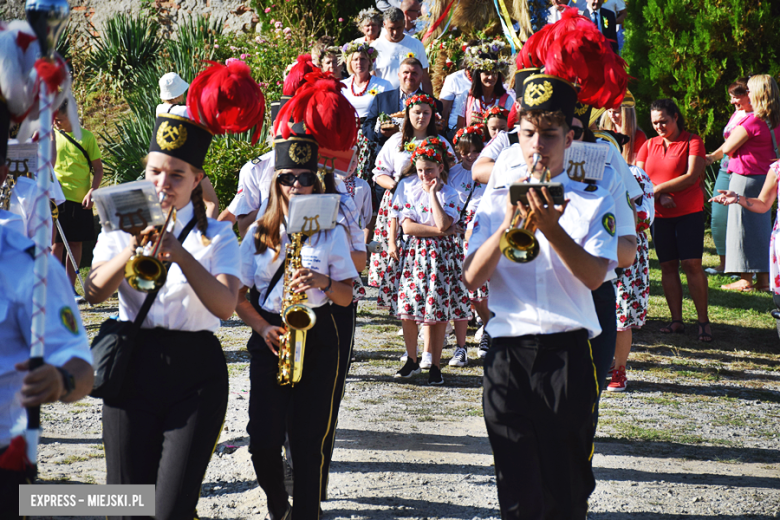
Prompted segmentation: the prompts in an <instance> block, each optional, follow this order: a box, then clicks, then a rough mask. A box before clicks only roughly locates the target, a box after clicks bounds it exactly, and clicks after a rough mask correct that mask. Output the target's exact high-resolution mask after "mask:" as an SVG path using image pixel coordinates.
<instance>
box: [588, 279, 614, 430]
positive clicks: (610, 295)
mask: <svg viewBox="0 0 780 520" xmlns="http://www.w3.org/2000/svg"><path fill="white" fill-rule="evenodd" d="M592 294H593V304H594V305H595V307H596V315H597V316H598V318H599V325H601V334H599V335H598V336H596V337H595V338H593V339H591V340H590V346H591V349H593V363H594V364H595V365H596V381H597V382H598V385H599V393H598V395H597V396H596V405H595V406H594V407H593V432H594V434H595V432H596V427H597V426H598V424H599V401H600V399H601V392H602V390H604V387H605V386H606V385H607V383H606V379H607V372H608V371H609V367H610V365H611V364H612V360H613V359H614V358H615V341H616V340H617V310H616V308H615V305H616V298H617V297H616V296H615V287H614V286H613V285H612V282H611V281H610V282H604V283H603V284H601V287H599V288H598V289H596V290H595V291H593V292H592Z"/></svg>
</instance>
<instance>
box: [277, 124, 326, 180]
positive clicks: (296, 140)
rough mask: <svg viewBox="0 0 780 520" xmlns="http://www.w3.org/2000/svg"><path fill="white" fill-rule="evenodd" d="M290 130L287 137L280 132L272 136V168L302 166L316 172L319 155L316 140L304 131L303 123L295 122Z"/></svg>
mask: <svg viewBox="0 0 780 520" xmlns="http://www.w3.org/2000/svg"><path fill="white" fill-rule="evenodd" d="M291 130H292V132H290V136H289V137H288V138H287V139H285V138H284V137H282V135H281V134H279V135H277V136H276V137H275V138H274V156H275V163H274V170H293V169H296V168H302V169H306V170H310V171H313V172H316V171H317V168H318V166H317V158H318V157H319V145H318V144H317V141H316V140H315V139H314V136H313V135H311V134H310V133H308V132H307V131H306V125H304V124H303V123H295V124H294V125H292V128H291Z"/></svg>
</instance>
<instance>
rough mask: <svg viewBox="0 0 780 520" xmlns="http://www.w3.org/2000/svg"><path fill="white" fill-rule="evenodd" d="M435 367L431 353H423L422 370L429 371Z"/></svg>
mask: <svg viewBox="0 0 780 520" xmlns="http://www.w3.org/2000/svg"><path fill="white" fill-rule="evenodd" d="M432 365H433V356H432V355H431V353H430V352H423V355H422V359H421V360H420V368H424V369H426V370H427V369H429V368H431V366H432Z"/></svg>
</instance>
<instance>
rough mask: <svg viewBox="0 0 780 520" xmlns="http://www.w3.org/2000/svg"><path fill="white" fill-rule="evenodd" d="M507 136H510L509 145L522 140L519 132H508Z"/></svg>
mask: <svg viewBox="0 0 780 520" xmlns="http://www.w3.org/2000/svg"><path fill="white" fill-rule="evenodd" d="M506 136H507V137H508V138H509V146H512V145H513V144H517V143H519V142H520V136H519V135H517V132H507V134H506Z"/></svg>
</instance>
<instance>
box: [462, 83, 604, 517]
mask: <svg viewBox="0 0 780 520" xmlns="http://www.w3.org/2000/svg"><path fill="white" fill-rule="evenodd" d="M522 89H523V95H522V96H520V97H519V99H520V100H521V101H520V102H521V108H522V109H521V111H520V112H519V121H520V125H519V126H520V128H519V131H518V135H519V143H518V144H515V145H513V146H512V147H511V148H510V149H509V151H508V153H504V154H503V155H502V156H501V157H500V158H499V160H498V161H497V162H496V165H495V167H494V170H493V176H494V177H496V178H498V179H500V183H499V180H498V179H497V181H496V187H494V188H492V189H491V188H488V189H487V190H486V193H485V195H484V197H483V199H482V202H481V203H480V205H479V209H478V210H477V214H476V216H475V218H474V226H473V233H472V235H471V238H470V240H469V249H470V250H471V251H472V252H470V253H469V255H468V257H467V259H466V264H465V270H464V280H465V282H466V286H467V287H468V288H469V289H472V290H473V289H476V288H477V287H479V286H481V285H482V284H483V283H485V281H487V280H488V278H489V279H490V300H489V302H488V305H489V307H490V310H491V311H492V312H493V313H494V314H495V315H494V316H493V317H492V318H491V320H490V321H489V322H488V325H487V327H486V329H487V332H488V333H489V334H490V336H491V338H492V345H491V348H490V350H489V351H488V353H487V356H486V358H485V375H484V381H483V386H484V390H483V407H484V414H485V423H486V425H487V430H488V436H489V438H490V443H491V446H492V448H493V453H494V459H495V464H496V476H497V481H498V495H499V502H500V506H501V515H502V518H504V519H508V518H584V517H585V515H586V512H587V499H588V496H589V495H590V493H591V492H592V490H593V488H594V487H595V481H594V478H593V472H592V469H591V465H590V457H591V454H592V449H593V445H592V442H593V434H594V431H593V426H592V423H591V407H592V406H593V403H594V401H595V399H596V393H597V389H598V385H597V382H596V380H595V374H594V365H593V359H592V357H591V352H590V347H589V344H588V339H589V338H592V337H594V336H596V335H598V334H599V332H600V327H599V323H598V318H597V316H596V312H595V309H594V305H593V299H592V296H591V290H594V289H596V288H597V287H599V286H600V285H601V284H602V282H603V280H604V277H605V275H606V273H607V270H609V269H611V268H614V266H615V265H616V261H617V239H616V238H615V234H614V222H615V217H614V211H615V209H614V208H615V203H614V201H613V200H612V198H611V197H609V196H608V194H607V193H606V191H604V190H603V189H601V188H599V187H594V188H593V189H588V190H586V187H587V186H586V185H584V184H582V183H578V182H575V181H572V180H571V179H569V178H568V176H567V175H566V171H565V169H564V165H563V157H564V153H565V151H566V148H568V147H569V146H570V145H571V143H572V140H573V135H574V132H573V131H572V130H571V122H572V118H573V113H574V106H575V103H576V101H577V92H576V90H575V88H574V86H573V85H572V84H571V83H569V82H567V81H565V80H562V79H559V78H556V77H554V76H549V75H534V76H531V77H529V78H528V79H526V80H525V82H524V83H523V86H522ZM535 154H539V155H541V160H540V164H541V166H542V168H541V170H542V171H538V170H533V171H532V169H531V166H530V165H532V164H534V158H533V157H534V155H535ZM526 164H527V165H528V168H527V169H525V168H519V167H520V166H521V165H526ZM544 170H548V171H549V174H548V176H549V177H552V180H553V182H560V183H562V184H563V186H564V189H565V193H566V198H567V199H568V203H567V205H565V206H564V207H561V206H555V205H554V204H553V201H552V199H551V196H550V193H549V192H548V190H547V189H546V188H544V189H542V190H541V191H540V192H539V191H536V190H532V191H530V192H529V195H528V208H526V207H525V206H524V205H523V204H518V205H517V206H514V205H512V204H511V203H510V199H509V197H508V194H509V183H511V182H512V181H514V180H516V179H517V178H518V173H520V174H521V175H525V176H526V178H525V181H530V182H532V183H533V182H538V179H539V178H540V177H541V174H542V172H543V171H544ZM528 171H530V172H531V174H532V175H530V176H527V175H526V173H525V172H528ZM564 209H565V211H564ZM516 211H518V212H520V215H522V216H528V213H529V211H532V212H533V214H534V220H535V222H536V226H537V229H538V231H539V232H538V233H535V239H536V240H537V241H538V244H539V254H538V257H537V258H535V259H534V260H532V261H530V262H528V263H514V262H512V261H510V260H509V259H508V258H505V257H503V255H502V251H501V250H500V249H499V244H500V242H501V239H502V237H503V236H504V233H505V232H506V231H507V230H509V229H510V227H512V226H513V225H514V220H515V219H514V215H515V212H516Z"/></svg>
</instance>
